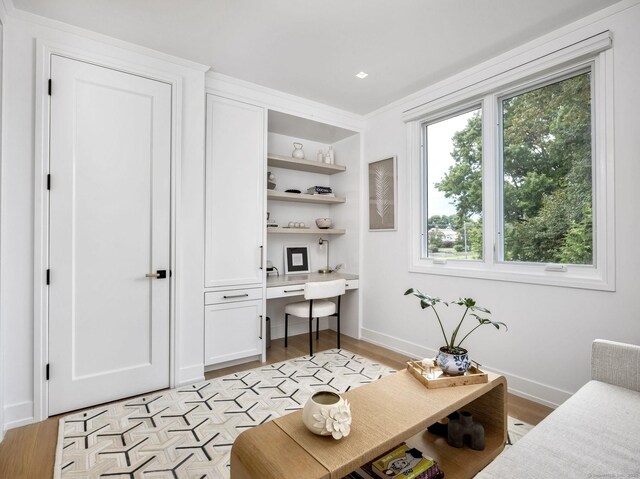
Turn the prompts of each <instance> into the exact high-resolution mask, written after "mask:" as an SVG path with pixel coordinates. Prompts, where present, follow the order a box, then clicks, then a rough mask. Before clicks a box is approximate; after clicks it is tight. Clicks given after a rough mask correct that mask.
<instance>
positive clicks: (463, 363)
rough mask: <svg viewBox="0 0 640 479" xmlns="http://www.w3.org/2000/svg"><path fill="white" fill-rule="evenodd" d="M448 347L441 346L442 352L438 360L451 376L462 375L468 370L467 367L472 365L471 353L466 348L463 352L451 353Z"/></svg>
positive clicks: (437, 357) (439, 364) (443, 369)
mask: <svg viewBox="0 0 640 479" xmlns="http://www.w3.org/2000/svg"><path fill="white" fill-rule="evenodd" d="M446 349H447V348H446V347H445V346H443V347H441V348H440V352H439V353H438V355H437V356H436V362H437V363H438V366H440V369H442V371H443V372H445V373H447V374H449V375H450V376H460V375H461V374H464V373H466V372H467V369H469V368H470V367H471V361H469V353H468V352H467V350H466V349H463V348H460V349H462V351H464V352H463V353H462V354H450V353H448V352H447V351H446Z"/></svg>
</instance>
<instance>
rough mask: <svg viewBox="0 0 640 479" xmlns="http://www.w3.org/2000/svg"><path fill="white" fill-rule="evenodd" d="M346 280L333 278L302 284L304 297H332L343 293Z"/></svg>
mask: <svg viewBox="0 0 640 479" xmlns="http://www.w3.org/2000/svg"><path fill="white" fill-rule="evenodd" d="M346 283H347V281H346V280H344V279H335V280H333V281H314V282H312V283H306V284H305V285H304V299H323V298H333V297H335V296H340V295H342V294H344V290H345V286H346Z"/></svg>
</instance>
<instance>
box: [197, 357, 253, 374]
mask: <svg viewBox="0 0 640 479" xmlns="http://www.w3.org/2000/svg"><path fill="white" fill-rule="evenodd" d="M251 361H262V355H260V354H258V355H256V356H249V357H246V358H240V359H232V360H231V361H224V362H222V363H217V364H211V365H209V366H205V368H204V370H205V371H215V370H216V369H222V368H228V367H231V366H237V365H238V364H244V363H250V362H251Z"/></svg>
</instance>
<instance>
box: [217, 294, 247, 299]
mask: <svg viewBox="0 0 640 479" xmlns="http://www.w3.org/2000/svg"><path fill="white" fill-rule="evenodd" d="M247 296H249V293H244V294H232V295H230V296H227V295H225V296H223V298H224V299H233V298H246V297H247Z"/></svg>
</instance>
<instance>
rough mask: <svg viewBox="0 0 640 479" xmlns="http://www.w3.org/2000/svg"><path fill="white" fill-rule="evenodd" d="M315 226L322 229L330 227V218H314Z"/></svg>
mask: <svg viewBox="0 0 640 479" xmlns="http://www.w3.org/2000/svg"><path fill="white" fill-rule="evenodd" d="M316 226H317V227H318V228H320V229H323V230H325V229H327V228H331V218H316Z"/></svg>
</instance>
